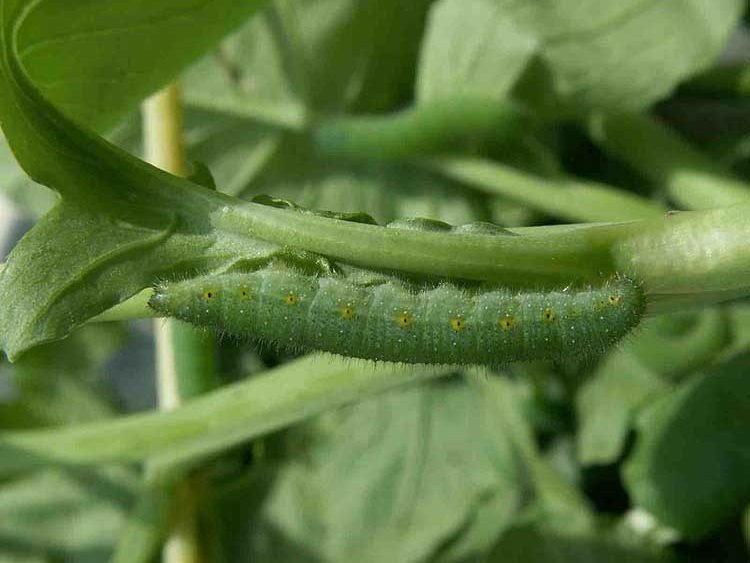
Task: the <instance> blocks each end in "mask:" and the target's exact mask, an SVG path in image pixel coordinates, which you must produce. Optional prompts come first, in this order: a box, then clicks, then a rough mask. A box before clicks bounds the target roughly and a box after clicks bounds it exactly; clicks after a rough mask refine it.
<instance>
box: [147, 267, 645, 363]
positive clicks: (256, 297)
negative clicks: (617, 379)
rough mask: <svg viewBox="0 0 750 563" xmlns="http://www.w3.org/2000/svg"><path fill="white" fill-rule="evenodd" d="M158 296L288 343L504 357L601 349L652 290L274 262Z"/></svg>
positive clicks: (206, 320) (203, 317) (359, 352)
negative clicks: (410, 280) (433, 281)
mask: <svg viewBox="0 0 750 563" xmlns="http://www.w3.org/2000/svg"><path fill="white" fill-rule="evenodd" d="M149 304H150V306H151V307H152V308H153V309H155V310H156V311H157V312H159V313H161V314H164V315H166V316H171V317H177V318H179V319H182V320H184V321H188V322H190V323H193V324H195V325H198V326H205V327H209V328H213V329H215V330H217V331H221V332H223V333H226V334H228V335H234V336H249V337H252V338H255V339H260V340H261V341H264V342H269V343H272V344H276V345H278V346H280V347H283V348H289V349H296V350H300V349H301V350H323V351H327V352H333V353H336V354H341V355H344V356H352V357H358V358H366V359H371V360H384V361H394V362H406V363H433V364H467V365H468V364H477V365H489V366H496V365H502V364H505V363H508V362H515V361H523V360H535V359H551V360H563V359H565V358H586V357H593V356H595V355H597V354H601V353H602V352H605V351H606V350H607V349H609V348H610V347H611V346H612V345H613V344H615V343H616V342H617V341H619V340H620V339H621V338H622V337H624V336H625V335H626V334H628V333H629V332H630V331H631V330H632V329H633V328H634V327H635V326H636V325H637V324H638V322H639V321H640V319H641V317H642V315H643V310H644V308H645V297H644V293H643V291H642V289H641V287H640V285H639V284H638V283H636V282H635V281H633V280H631V279H629V278H626V277H616V278H613V279H611V280H610V281H608V282H606V283H604V284H602V285H601V286H598V287H591V288H587V289H579V290H575V289H573V288H570V287H565V288H560V289H558V290H551V291H531V292H518V291H514V290H510V289H508V288H491V289H482V290H469V289H465V288H460V287H457V286H453V285H447V284H446V285H440V286H438V287H434V288H429V289H415V288H413V287H410V286H408V285H406V284H403V283H399V282H396V281H386V282H383V283H379V284H375V285H357V284H356V283H352V282H351V281H348V280H347V279H346V278H344V277H340V276H335V275H330V276H311V275H306V274H304V273H302V272H300V271H297V270H295V269H293V268H273V267H271V268H266V269H262V270H257V271H255V272H250V273H229V274H219V275H207V276H202V277H197V278H194V279H190V280H185V281H178V282H175V283H166V284H160V285H159V286H158V287H157V288H156V289H155V292H154V295H153V296H152V298H151V300H150V302H149Z"/></svg>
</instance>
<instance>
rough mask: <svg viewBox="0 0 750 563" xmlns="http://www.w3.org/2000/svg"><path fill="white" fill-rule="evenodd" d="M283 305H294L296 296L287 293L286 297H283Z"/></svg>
mask: <svg viewBox="0 0 750 563" xmlns="http://www.w3.org/2000/svg"><path fill="white" fill-rule="evenodd" d="M284 303H286V304H287V305H296V304H297V296H296V295H295V294H294V293H287V295H286V297H284Z"/></svg>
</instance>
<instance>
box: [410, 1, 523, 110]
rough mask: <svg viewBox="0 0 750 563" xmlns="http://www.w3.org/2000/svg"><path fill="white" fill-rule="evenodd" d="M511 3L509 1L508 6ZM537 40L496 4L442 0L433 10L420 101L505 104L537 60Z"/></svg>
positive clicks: (421, 63)
mask: <svg viewBox="0 0 750 563" xmlns="http://www.w3.org/2000/svg"><path fill="white" fill-rule="evenodd" d="M506 4H507V3H506ZM536 50H537V40H536V38H534V37H533V35H531V34H529V33H527V32H526V30H524V29H523V28H520V27H519V26H517V25H516V23H515V21H514V20H513V9H512V7H511V8H510V9H509V8H508V6H507V5H505V6H504V5H503V3H502V2H493V1H492V0H468V1H466V0H440V1H439V2H436V3H435V4H434V5H433V7H432V10H431V11H430V18H429V24H428V27H427V32H426V34H425V39H424V42H423V44H422V51H421V55H420V60H419V72H418V75H417V99H418V100H419V101H420V102H425V101H430V100H436V99H441V98H443V99H444V98H455V97H475V98H487V99H491V100H502V99H503V98H505V96H506V95H507V93H508V92H509V90H510V89H511V88H512V87H513V86H514V84H515V83H516V80H517V79H518V78H519V76H520V75H521V73H522V72H523V71H524V70H525V68H526V65H527V64H528V63H529V61H530V60H531V59H532V58H533V57H534V55H535V53H536Z"/></svg>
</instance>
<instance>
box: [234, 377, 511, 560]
mask: <svg viewBox="0 0 750 563" xmlns="http://www.w3.org/2000/svg"><path fill="white" fill-rule="evenodd" d="M487 407H488V405H487V404H486V403H484V402H483V401H482V400H481V397H480V396H479V395H478V394H477V392H476V391H475V390H473V389H472V388H470V387H467V386H466V385H464V384H462V383H461V382H460V381H457V380H452V381H448V382H445V383H440V384H436V385H431V386H424V387H420V388H416V389H409V390H406V391H402V392H399V393H391V394H389V395H387V396H385V397H383V398H382V399H376V400H370V401H367V402H364V403H360V404H359V405H357V406H355V407H352V408H350V409H347V410H346V411H342V412H340V413H337V414H332V415H330V416H328V417H326V418H324V419H321V420H320V421H319V422H318V425H317V428H318V436H319V437H318V438H317V439H316V440H315V442H314V445H313V446H312V447H311V448H310V450H309V451H308V452H307V453H306V454H305V455H303V456H300V457H299V458H298V459H297V461H295V462H294V463H292V464H291V465H289V466H287V467H286V468H285V469H284V470H283V471H282V473H281V475H280V476H279V479H278V480H277V481H276V483H275V485H274V487H273V489H272V492H271V493H270V497H269V499H268V501H267V506H266V508H265V510H264V513H265V518H266V519H267V521H268V522H269V524H271V525H272V526H273V527H274V528H275V529H277V530H279V531H280V532H282V533H283V534H284V536H285V537H286V538H288V539H290V540H291V541H292V542H294V543H296V544H298V545H300V546H303V547H304V548H306V549H307V550H309V551H310V552H312V553H314V554H317V555H318V556H319V557H320V558H322V559H323V560H326V561H353V560H356V561H387V560H395V561H403V562H409V561H424V560H427V559H428V558H429V556H430V554H431V553H433V552H435V551H436V550H437V549H438V548H439V547H440V546H441V545H442V544H443V543H444V542H446V541H447V540H448V539H450V538H452V537H453V536H454V535H457V534H459V533H460V532H462V530H463V528H464V527H465V526H470V525H471V524H472V522H473V521H474V520H475V518H480V515H479V514H478V512H477V511H482V510H484V511H485V512H487V509H488V506H489V505H491V508H490V510H489V513H488V514H486V515H485V516H490V518H489V519H485V518H483V517H481V518H482V520H483V521H484V523H485V524H486V525H489V526H490V527H491V528H492V529H491V530H489V533H488V532H487V531H485V532H484V533H482V534H478V535H477V536H476V538H475V543H474V544H473V545H469V546H464V548H463V551H464V553H466V552H469V553H471V552H472V551H473V552H477V550H481V549H482V548H483V545H482V544H484V547H485V548H486V546H487V545H488V544H487V542H488V541H489V542H491V541H492V540H493V538H494V537H496V536H497V534H498V533H500V531H501V530H502V529H503V528H504V527H505V526H507V525H508V523H509V522H510V520H511V519H512V518H513V517H514V514H515V512H516V510H517V509H518V507H519V506H520V503H521V501H522V498H523V486H522V481H521V474H519V472H518V467H517V465H516V461H515V455H514V452H513V448H512V445H511V442H510V441H509V440H508V437H507V435H506V434H505V433H504V432H502V431H498V429H497V427H496V426H494V425H493V424H492V421H493V418H492V416H491V414H490V412H489V410H488V408H487ZM230 559H234V557H230Z"/></svg>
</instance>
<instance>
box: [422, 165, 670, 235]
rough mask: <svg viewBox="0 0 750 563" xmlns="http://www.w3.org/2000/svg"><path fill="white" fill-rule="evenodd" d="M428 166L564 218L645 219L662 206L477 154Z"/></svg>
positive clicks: (589, 219)
mask: <svg viewBox="0 0 750 563" xmlns="http://www.w3.org/2000/svg"><path fill="white" fill-rule="evenodd" d="M426 164H427V166H428V167H429V168H430V169H432V170H437V171H438V172H441V173H442V174H443V175H445V176H447V177H449V178H452V179H454V180H458V181H460V182H464V183H466V184H469V185H471V186H475V187H477V188H479V189H481V190H482V191H484V192H487V193H491V194H497V195H501V196H504V197H507V198H508V199H511V200H513V201H516V202H518V203H521V204H524V205H527V206H529V207H531V208H533V209H537V210H539V211H543V212H545V213H549V214H550V215H554V216H555V217H560V218H561V219H565V220H568V221H576V222H589V221H594V222H599V221H628V220H633V219H648V218H655V217H659V216H661V215H663V214H664V212H665V211H666V208H665V207H663V206H662V205H660V204H659V203H656V202H654V201H650V200H648V199H646V198H643V197H640V196H638V195H635V194H633V193H631V192H626V191H624V190H618V189H617V188H615V187H612V186H607V185H605V184H599V183H596V182H587V181H582V180H577V179H566V178H558V179H545V178H539V177H537V176H534V175H533V174H529V173H527V172H523V171H521V170H518V169H515V168H513V167H511V166H507V165H504V164H500V163H498V162H492V161H489V160H484V159H480V158H441V159H435V160H430V161H428V162H427V163H426Z"/></svg>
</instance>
